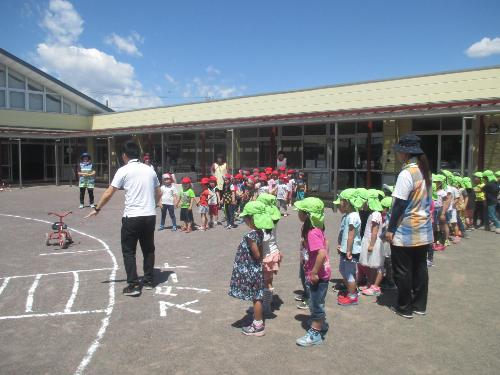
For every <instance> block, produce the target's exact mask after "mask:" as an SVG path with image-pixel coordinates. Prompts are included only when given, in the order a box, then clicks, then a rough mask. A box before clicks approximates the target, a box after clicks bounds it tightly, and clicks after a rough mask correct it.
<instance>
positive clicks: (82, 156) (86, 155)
mask: <svg viewBox="0 0 500 375" xmlns="http://www.w3.org/2000/svg"><path fill="white" fill-rule="evenodd" d="M84 157H88V158H89V160H90V159H92V158H91V157H90V154H89V153H88V152H84V153H83V154H81V155H80V160H82V159H83V158H84Z"/></svg>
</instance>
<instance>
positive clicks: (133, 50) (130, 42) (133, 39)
mask: <svg viewBox="0 0 500 375" xmlns="http://www.w3.org/2000/svg"><path fill="white" fill-rule="evenodd" d="M104 42H105V43H106V44H109V45H112V46H114V47H115V48H116V49H117V50H118V51H119V52H123V53H126V54H128V55H132V56H142V53H141V52H140V51H139V48H138V47H137V44H139V43H141V44H142V43H144V38H143V37H142V36H141V35H139V34H138V33H136V32H132V34H131V35H129V36H127V37H123V36H120V35H118V34H115V33H112V34H111V35H109V36H107V37H106V38H105V39H104Z"/></svg>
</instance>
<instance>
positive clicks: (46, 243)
mask: <svg viewBox="0 0 500 375" xmlns="http://www.w3.org/2000/svg"><path fill="white" fill-rule="evenodd" d="M45 245H47V246H50V233H45Z"/></svg>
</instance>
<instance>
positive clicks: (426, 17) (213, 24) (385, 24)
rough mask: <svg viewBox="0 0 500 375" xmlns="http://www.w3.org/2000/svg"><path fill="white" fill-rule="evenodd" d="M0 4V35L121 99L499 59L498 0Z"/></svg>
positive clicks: (329, 81) (28, 55)
mask: <svg viewBox="0 0 500 375" xmlns="http://www.w3.org/2000/svg"><path fill="white" fill-rule="evenodd" d="M0 7H1V10H2V11H1V13H2V22H1V23H0V47H2V48H4V49H6V50H7V51H9V52H10V53H12V54H14V55H16V56H18V57H20V58H21V59H23V60H25V61H27V62H29V63H31V64H33V65H35V66H36V67H38V68H40V69H42V70H44V71H46V72H47V73H49V74H52V75H53V76H55V77H56V78H58V79H60V80H62V81H63V82H65V83H67V84H69V85H71V86H73V87H75V88H76V89H78V90H81V91H83V92H84V93H86V94H87V95H90V96H91V97H93V98H95V99H97V100H99V101H101V102H102V103H106V101H108V103H109V106H110V107H112V108H113V109H115V110H118V111H121V110H127V109H133V108H144V107H152V106H161V105H173V104H180V103H186V102H199V101H206V100H215V99H224V98H230V97H235V96H242V95H255V94H261V93H268V92H276V91H287V90H295V89H303V88H311V87H317V86H326V85H334V84H341V83H349V82H358V81H364V80H377V79H386V78H394V77H400V76H407V75H415V74H427V73H435V72H440V71H449V70H459V69H467V68H475V67H484V66H491V65H499V64H500V22H498V17H499V16H500V1H498V0H474V1H472V0H454V1H446V0H441V1H440V0H433V1H430V0H419V1H401V0H387V1H384V0H379V1H373V0H366V1H364V0H358V1H356V0H350V1H347V0H345V1H340V0H339V1H334V0H324V1H323V0H317V1H307V2H306V1H303V0H301V1H299V0H274V1H269V0H267V1H265V0H253V1H234V0H225V1H223V0H210V1H206V0H204V1H203V0H199V1H194V0H193V1H191V0H183V1H180V0H178V1H166V0H144V1H131V0H72V1H70V0H26V1H23V0H1V5H0Z"/></svg>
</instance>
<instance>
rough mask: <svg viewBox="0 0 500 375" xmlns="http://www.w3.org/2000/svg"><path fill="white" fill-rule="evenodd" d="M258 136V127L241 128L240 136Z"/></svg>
mask: <svg viewBox="0 0 500 375" xmlns="http://www.w3.org/2000/svg"><path fill="white" fill-rule="evenodd" d="M257 136H258V131H257V128H247V129H240V138H256V137H257Z"/></svg>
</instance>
